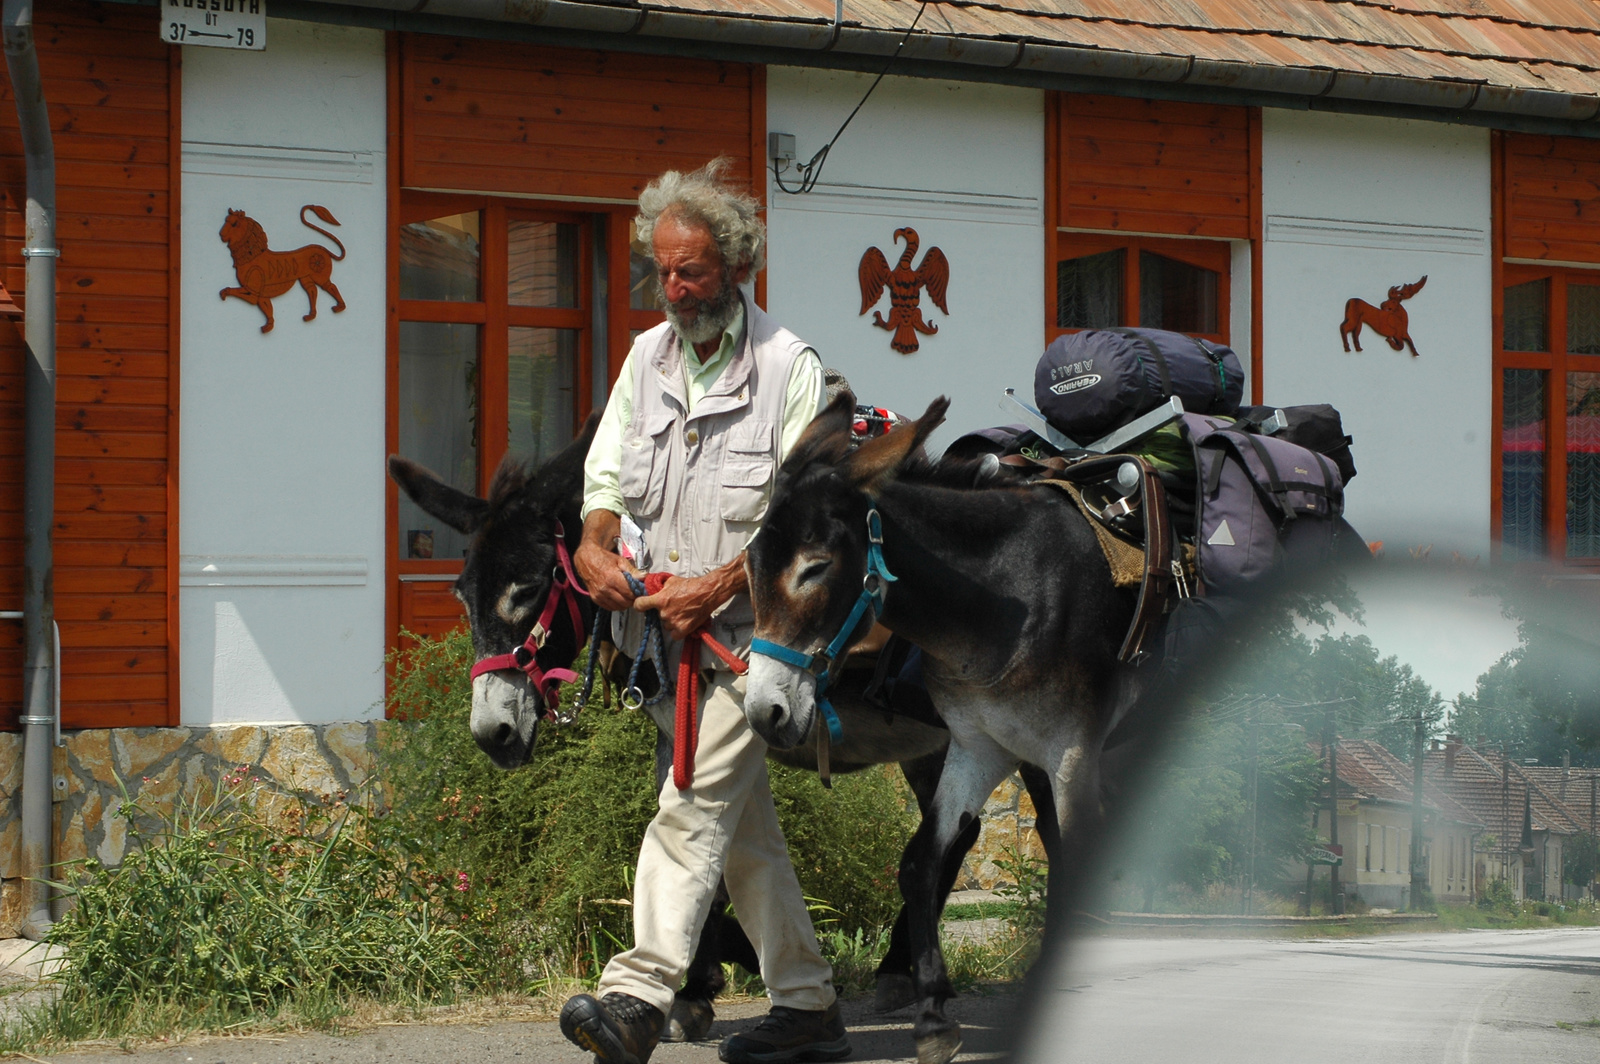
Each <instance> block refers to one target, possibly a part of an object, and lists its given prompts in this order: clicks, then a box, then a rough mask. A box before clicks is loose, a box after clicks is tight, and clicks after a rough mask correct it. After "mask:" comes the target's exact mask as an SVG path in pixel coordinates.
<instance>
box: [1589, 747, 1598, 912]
mask: <svg viewBox="0 0 1600 1064" xmlns="http://www.w3.org/2000/svg"><path fill="white" fill-rule="evenodd" d="M1596 778H1597V777H1596V776H1595V775H1594V774H1592V773H1591V774H1590V776H1589V853H1590V854H1591V855H1594V854H1595V841H1594V840H1595V830H1594V797H1595V792H1594V785H1595V779H1596ZM1591 859H1592V857H1591ZM1597 871H1600V870H1597V869H1594V868H1592V867H1591V869H1590V871H1589V897H1591V898H1593V897H1594V881H1595V875H1596V872H1597Z"/></svg>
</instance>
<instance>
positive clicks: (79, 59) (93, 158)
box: [0, 3, 178, 728]
mask: <svg viewBox="0 0 1600 1064" xmlns="http://www.w3.org/2000/svg"><path fill="white" fill-rule="evenodd" d="M36 42H37V48H38V54H39V65H40V68H41V70H42V73H43V76H44V95H45V100H46V101H47V104H48V106H49V110H50V119H51V128H52V130H53V132H54V135H55V154H56V169H57V206H58V218H57V241H58V244H59V246H60V248H61V258H60V260H59V264H58V268H57V297H56V298H57V330H58V334H57V395H56V500H55V501H56V519H55V529H54V540H55V613H56V619H57V622H58V623H59V624H60V627H61V640H62V660H61V665H62V669H61V672H62V718H63V720H62V723H63V726H64V727H66V728H83V727H112V726H117V727H120V726H129V725H164V724H175V723H177V720H178V715H177V714H178V707H177V700H176V690H177V681H176V675H177V644H178V639H177V630H176V610H175V609H174V604H175V602H176V579H175V568H176V556H175V554H176V535H175V529H174V528H173V527H172V526H173V524H175V515H176V512H177V511H176V501H177V500H176V479H175V476H174V472H175V463H174V461H173V459H174V456H175V454H176V445H177V439H176V420H175V415H176V402H175V400H176V387H177V380H176V368H175V367H176V342H175V337H176V335H177V331H176V321H177V316H176V309H177V300H176V291H177V271H176V265H177V264H176V261H175V259H176V255H175V252H174V248H175V247H176V243H175V239H176V227H175V216H176V210H177V202H176V201H177V196H176V190H177V185H178V171H177V167H176V166H175V165H174V154H175V149H176V147H177V143H178V138H177V136H176V123H177V118H178V113H177V108H176V107H175V106H174V105H175V103H176V101H177V99H178V93H177V84H178V79H177V56H178V53H177V51H176V50H174V49H170V48H168V47H167V46H166V45H165V44H163V43H162V42H161V40H160V39H159V38H158V37H157V36H156V34H155V33H154V32H153V28H152V26H151V21H150V14H149V11H148V10H147V9H144V8H137V7H134V8H130V7H124V6H121V5H116V4H78V3H74V4H52V5H49V6H48V7H43V8H40V9H39V12H38V22H37V25H36ZM0 177H3V181H4V188H5V211H4V218H5V222H4V224H5V235H4V240H5V244H4V247H5V259H4V263H5V281H6V286H7V288H9V289H10V290H11V291H12V292H13V293H15V294H16V295H17V301H18V303H19V304H20V303H24V302H25V298H26V294H25V293H24V292H23V291H22V289H23V281H24V277H23V259H22V255H21V249H22V244H23V236H24V232H23V217H22V206H23V204H24V202H25V191H24V189H25V182H24V174H23V160H22V148H21V143H20V141H19V139H18V135H17V117H16V105H15V102H14V100H13V97H12V93H11V83H10V81H9V79H5V80H3V81H0ZM23 357H24V354H23V347H22V342H21V337H20V335H19V334H18V332H17V330H16V329H13V328H12V327H11V326H10V325H3V326H0V608H4V609H17V608H20V601H21V594H22V580H21V574H22V470H23V453H22V452H23V416H24V415H23V404H24V398H23ZM21 661H22V651H21V627H20V625H17V624H15V623H12V622H3V623H0V723H3V724H4V725H5V726H8V727H10V726H15V718H16V714H17V709H18V706H19V704H20V701H21V694H22V692H21V686H22V685H21V678H20V677H21Z"/></svg>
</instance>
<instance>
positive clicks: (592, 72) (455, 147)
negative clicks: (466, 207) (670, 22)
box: [400, 35, 766, 201]
mask: <svg viewBox="0 0 1600 1064" xmlns="http://www.w3.org/2000/svg"><path fill="white" fill-rule="evenodd" d="M401 64H402V65H401V75H400V77H401V89H400V92H401V107H402V110H401V115H402V117H401V123H402V134H401V167H400V182H401V184H402V185H405V186H406V187H408V188H432V189H458V190H462V191H471V192H491V193H509V194H514V195H525V196H543V197H549V198H552V199H568V198H593V199H609V200H617V201H624V200H631V199H634V198H636V197H637V196H638V195H639V192H640V191H641V190H642V189H643V188H644V186H645V184H646V183H647V182H648V181H649V180H650V179H651V178H653V177H655V176H656V175H657V174H659V173H661V172H662V171H663V170H669V169H677V170H692V169H694V168H696V167H698V166H701V165H703V164H704V163H706V162H708V161H709V160H711V159H713V158H715V157H716V156H719V155H725V156H728V157H729V159H730V160H731V162H732V164H733V165H732V167H731V169H730V173H729V177H730V179H731V180H732V181H734V182H735V183H738V184H749V183H750V182H751V178H752V175H753V174H759V173H760V166H761V165H762V164H761V162H760V159H761V157H762V155H763V154H764V149H762V148H761V147H760V146H758V145H756V144H755V141H756V139H758V138H759V137H761V136H763V135H764V128H765V125H766V122H765V117H764V113H763V112H764V110H765V107H766V101H765V98H764V93H763V92H762V74H763V73H764V71H763V69H762V68H759V67H752V66H749V65H747V64H743V63H717V62H709V61H706V60H698V59H678V58H667V57H660V56H645V55H629V54H626V53H621V52H597V51H586V50H578V49H569V48H547V47H540V46H535V45H531V44H520V43H506V42H497V41H480V40H460V39H450V38H442V37H427V36H409V35H408V36H407V37H405V38H404V39H403V43H402V52H401ZM752 158H755V159H756V160H757V162H756V164H755V167H754V168H752V166H751V160H752Z"/></svg>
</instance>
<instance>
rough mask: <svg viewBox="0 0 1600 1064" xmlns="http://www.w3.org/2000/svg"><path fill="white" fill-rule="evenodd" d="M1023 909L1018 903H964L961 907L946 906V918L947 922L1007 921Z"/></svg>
mask: <svg viewBox="0 0 1600 1064" xmlns="http://www.w3.org/2000/svg"><path fill="white" fill-rule="evenodd" d="M1021 909H1022V903H1021V902H1018V901H978V902H963V903H961V904H959V905H946V906H945V907H944V918H945V920H946V921H947V922H949V921H952V920H1006V919H1010V918H1011V917H1013V916H1015V915H1017V913H1018V912H1019V911H1021Z"/></svg>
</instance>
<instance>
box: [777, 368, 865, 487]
mask: <svg viewBox="0 0 1600 1064" xmlns="http://www.w3.org/2000/svg"><path fill="white" fill-rule="evenodd" d="M855 414H856V397H855V396H854V395H852V394H851V393H850V390H849V389H848V388H846V389H845V390H843V391H841V392H840V393H839V394H838V395H836V396H834V397H833V402H831V403H829V404H828V405H827V406H826V407H824V408H823V410H822V413H820V414H818V415H817V416H816V417H814V418H812V419H811V424H809V425H807V426H806V430H805V431H804V432H802V433H801V434H800V438H799V439H798V440H796V441H795V444H794V449H793V450H792V451H790V452H789V457H788V458H785V459H784V460H783V466H784V468H785V469H799V468H800V467H801V466H804V465H807V464H809V463H811V462H814V461H818V460H821V461H823V462H826V463H827V464H829V465H833V464H835V463H836V462H838V461H839V459H841V458H843V457H844V456H845V454H846V453H847V452H848V451H849V450H850V423H851V422H852V421H854V420H855Z"/></svg>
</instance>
